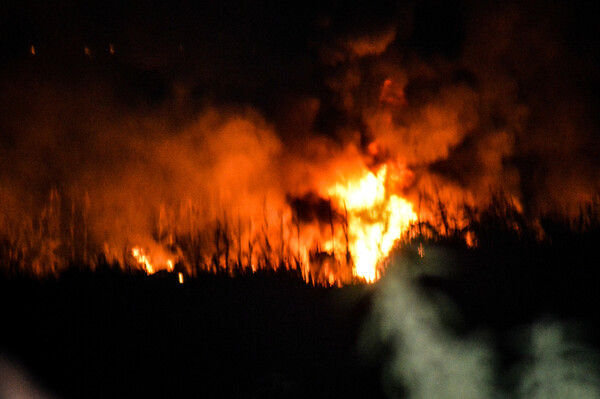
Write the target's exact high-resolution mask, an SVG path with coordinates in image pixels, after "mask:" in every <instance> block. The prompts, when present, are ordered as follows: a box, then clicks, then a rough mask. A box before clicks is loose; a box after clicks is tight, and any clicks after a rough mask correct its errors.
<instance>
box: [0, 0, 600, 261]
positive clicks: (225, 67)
mask: <svg viewBox="0 0 600 399" xmlns="http://www.w3.org/2000/svg"><path fill="white" fill-rule="evenodd" d="M5 8H6V9H5V12H3V13H2V20H1V26H2V28H1V29H2V30H1V32H0V33H1V37H2V39H1V41H0V46H1V53H2V56H1V58H0V68H1V76H2V78H0V93H1V94H0V107H1V109H2V113H1V116H0V132H1V136H0V144H1V147H0V166H1V172H0V186H1V187H2V192H3V193H4V194H5V195H4V197H5V198H4V199H3V204H4V205H3V207H5V208H6V213H9V212H10V213H11V214H16V212H17V211H19V212H21V213H22V214H29V215H35V214H38V213H39V210H40V209H42V208H43V207H44V206H45V204H46V203H47V202H48V197H49V195H50V194H49V193H50V191H51V190H52V189H53V188H56V189H57V192H58V193H59V194H60V196H61V199H62V202H61V205H60V208H61V209H62V214H63V216H64V217H65V218H68V217H67V216H66V215H67V214H68V213H69V203H71V202H73V203H76V205H75V207H76V208H77V209H78V211H77V212H79V213H81V214H84V213H86V212H87V213H89V215H88V216H90V218H89V220H90V223H93V226H90V229H91V233H90V234H92V235H93V236H94V237H93V238H94V240H95V241H96V243H97V245H102V243H107V244H108V245H109V246H114V247H115V248H118V247H119V246H121V245H123V242H125V241H130V242H132V241H136V240H138V239H144V240H146V241H148V240H149V238H150V236H151V234H152V231H153V230H156V229H155V227H154V226H153V225H154V224H155V223H154V222H155V221H154V220H153V217H154V218H155V217H156V216H155V215H157V214H160V209H161V206H163V205H167V206H170V207H172V208H173V209H176V208H178V207H179V209H183V208H182V206H181V204H182V203H185V202H186V201H187V202H188V203H191V202H194V204H195V205H194V206H195V208H194V209H202V212H205V215H204V216H206V218H205V220H206V221H207V222H206V223H209V222H210V221H211V220H212V221H214V220H215V219H216V218H218V217H220V216H221V215H224V214H227V215H228V217H229V218H238V219H240V220H242V219H243V220H247V219H252V218H255V219H256V218H258V219H261V218H264V217H263V216H262V215H261V214H262V213H263V209H264V208H271V209H273V210H274V212H275V214H277V213H279V214H280V215H281V216H279V219H282V220H283V219H286V221H285V223H286V224H291V223H292V221H291V218H292V217H291V216H290V215H287V216H286V215H284V214H285V213H286V212H287V210H286V209H287V208H288V207H289V202H290V200H289V199H290V198H292V200H291V201H292V202H293V198H303V197H304V196H306V195H311V193H316V194H317V195H321V196H323V187H324V186H325V185H327V184H331V183H332V182H334V181H336V179H338V178H340V177H341V176H348V175H350V176H352V175H354V174H356V172H357V171H358V170H361V169H364V168H365V167H375V166H377V165H378V164H380V163H383V162H393V163H396V164H397V165H399V166H401V167H400V168H398V169H399V170H400V169H402V170H407V171H408V172H409V173H407V174H406V176H410V178H407V180H406V181H405V182H403V183H402V184H398V185H397V187H395V188H396V190H397V191H399V194H402V195H403V196H405V197H407V198H408V199H410V200H411V201H413V203H415V204H416V203H417V202H419V207H422V208H427V206H428V205H429V206H432V205H431V203H430V204H428V203H427V201H423V204H421V203H420V202H421V199H427V198H434V197H436V196H439V197H441V198H442V200H444V201H446V202H448V204H449V205H448V208H449V209H458V207H456V206H455V207H452V206H451V204H452V203H455V204H460V203H462V202H463V201H466V202H468V203H470V204H474V205H478V204H482V203H485V201H487V199H488V196H489V193H490V192H491V191H492V190H496V189H501V190H504V191H506V192H507V193H508V194H509V195H510V197H511V198H512V199H514V200H515V201H516V202H517V203H518V204H520V205H521V208H522V209H523V210H524V211H526V212H529V213H530V214H531V215H533V216H535V215H537V214H538V213H539V212H543V211H549V210H554V209H559V210H565V211H568V212H572V211H575V210H576V209H577V205H578V202H579V201H582V200H585V199H587V198H589V196H590V195H591V194H592V193H593V192H594V191H595V190H597V182H598V178H599V176H598V172H597V170H598V168H597V167H596V166H597V160H598V157H597V154H598V140H597V137H596V136H597V129H598V120H597V112H595V111H596V110H597V106H598V104H597V99H596V98H595V96H594V94H595V92H596V91H597V67H598V58H597V55H596V54H597V52H596V51H595V50H597V48H596V47H597V42H596V41H594V40H593V39H591V38H592V37H596V36H597V35H595V33H597V28H595V27H594V26H595V20H594V19H593V18H592V17H591V16H592V15H595V14H593V13H592V12H591V11H590V10H589V9H587V8H586V7H585V6H583V5H578V4H575V5H570V4H567V3H565V4H561V3H559V4H554V5H552V6H548V5H546V4H543V5H542V4H540V3H537V2H535V1H532V2H527V3H526V4H524V5H523V4H521V3H518V4H517V3H515V4H505V3H503V4H496V3H493V4H487V3H479V2H477V3H473V4H471V3H470V2H451V3H446V2H436V1H418V2H415V3H413V4H407V5H401V4H396V3H395V2H381V3H377V4H373V3H372V2H351V3H347V2H343V3H337V2H315V3H310V2H309V3H302V4H297V5H293V6H285V5H283V4H270V3H269V2H252V3H247V2H241V1H239V2H238V1H231V2H225V3H211V4H204V5H200V4H197V5H192V4H188V2H164V3H163V2H158V3H155V4H153V5H142V4H138V3H134V2H131V3H129V2H126V3H122V2H114V3H112V2H108V3H105V2H92V3H91V4H89V5H76V4H65V5H64V6H63V7H61V8H56V7H54V6H52V5H40V4H37V3H28V2H25V3H23V4H21V5H11V6H6V7H5ZM188 208H190V209H191V208H192V206H191V205H190V206H189V207H188ZM423 212H425V213H427V210H426V209H424V210H423ZM256 214H258V216H257V215H256ZM92 215H93V216H94V217H93V218H92V217H91V216H92ZM153 215H154V216H153ZM80 217H81V218H85V217H87V216H85V215H84V216H80ZM173 218H175V216H173ZM198 219H201V218H200V217H199V218H198ZM274 219H277V215H276V216H275V217H274ZM92 220H93V221H92ZM274 223H277V220H271V224H274ZM247 224H248V222H246V221H244V225H247ZM288 227H289V226H288ZM257 228H258V227H257V226H254V227H252V226H251V227H244V229H250V230H256V229H257ZM159 230H160V229H159ZM82 234H83V233H82ZM140 236H142V237H140ZM111 241H112V242H111ZM116 250H117V251H118V249H116Z"/></svg>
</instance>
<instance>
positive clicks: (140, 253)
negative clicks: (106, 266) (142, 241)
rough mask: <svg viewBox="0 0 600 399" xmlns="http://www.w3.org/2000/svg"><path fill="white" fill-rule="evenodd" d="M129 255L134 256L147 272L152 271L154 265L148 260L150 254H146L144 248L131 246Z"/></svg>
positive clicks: (150, 272) (151, 272)
mask: <svg viewBox="0 0 600 399" xmlns="http://www.w3.org/2000/svg"><path fill="white" fill-rule="evenodd" d="M131 255H133V257H134V258H135V260H136V261H137V262H138V263H139V264H140V265H142V267H143V268H144V270H145V271H146V273H147V274H153V273H154V266H153V265H152V262H151V261H150V256H149V255H147V254H146V253H145V252H144V250H143V249H142V248H140V247H133V248H132V249H131Z"/></svg>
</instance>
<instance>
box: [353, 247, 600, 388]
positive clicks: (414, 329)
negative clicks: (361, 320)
mask: <svg viewBox="0 0 600 399" xmlns="http://www.w3.org/2000/svg"><path fill="white" fill-rule="evenodd" d="M428 254H429V255H428ZM428 257H429V258H431V260H427V258H428ZM416 263H422V264H423V267H421V265H420V264H416ZM444 263H445V264H448V263H449V258H448V256H445V255H444V253H443V252H439V251H438V250H436V249H428V250H427V252H426V254H425V258H424V259H421V258H418V260H414V261H406V259H404V260H401V261H399V262H397V263H396V264H395V265H394V266H393V267H392V268H391V269H390V270H389V272H388V274H387V275H386V277H385V278H384V279H383V280H382V281H381V282H380V284H379V286H378V288H377V290H376V292H375V297H374V304H373V311H372V314H371V315H370V318H369V319H368V320H367V322H366V325H365V328H364V329H363V332H362V335H361V337H360V340H359V350H360V351H361V352H362V353H364V354H365V355H366V356H369V355H372V354H373V353H377V354H380V353H382V352H381V349H382V348H385V350H388V349H389V351H390V353H389V355H388V356H384V360H383V362H384V364H383V375H382V385H383V387H384V391H385V393H386V395H387V396H388V397H389V398H404V397H406V398H410V399H445V398H478V399H488V398H536V399H537V398H585V399H588V398H589V399H592V398H597V397H600V373H599V369H598V366H599V365H600V362H599V358H598V354H597V353H596V351H595V349H594V348H592V347H591V346H589V345H588V344H586V343H584V341H583V340H578V339H576V338H570V337H571V336H572V335H577V334H572V333H573V332H578V331H579V332H581V331H585V330H584V329H582V328H579V329H576V328H575V327H573V326H572V325H570V324H566V323H564V322H561V321H559V320H554V321H546V322H537V323H534V324H532V325H530V326H526V327H525V328H523V329H522V330H520V331H521V332H524V336H523V337H522V338H521V339H520V340H519V341H518V342H512V343H511V345H512V346H514V347H517V348H518V349H517V352H518V360H516V361H513V362H512V363H511V364H510V365H509V366H502V365H501V362H500V357H501V356H500V355H501V354H500V353H497V351H496V349H495V348H496V346H495V343H496V342H494V340H493V339H492V336H493V335H492V334H491V332H490V331H476V332H474V333H473V332H471V333H468V334H466V333H464V332H461V333H459V332H458V330H457V329H456V328H453V327H452V326H457V325H460V315H459V311H458V307H457V306H456V304H455V303H454V302H452V301H451V300H450V299H449V298H448V297H446V296H442V295H440V294H437V293H432V292H430V291H429V290H426V289H424V288H423V287H422V286H420V285H419V283H418V278H419V277H422V276H423V274H424V273H427V274H429V276H430V277H431V273H433V274H434V275H437V276H438V277H439V275H440V270H441V269H442V268H443V267H442V266H443V265H444ZM417 269H418V271H417ZM523 338H524V339H523ZM523 342H525V344H524V343H523ZM371 360H373V359H371Z"/></svg>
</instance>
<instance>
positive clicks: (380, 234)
mask: <svg viewBox="0 0 600 399" xmlns="http://www.w3.org/2000/svg"><path fill="white" fill-rule="evenodd" d="M387 175H388V167H387V165H384V166H382V167H381V168H380V169H379V171H378V172H377V174H374V173H373V172H370V171H367V172H366V173H365V174H364V175H363V176H362V177H360V178H359V179H358V180H349V181H346V182H344V183H336V184H334V185H333V186H331V187H330V188H329V189H328V190H327V194H328V195H329V196H331V198H332V199H335V201H337V205H338V207H339V208H340V209H345V210H346V211H347V219H348V220H347V223H348V235H349V237H348V241H349V247H350V248H349V250H350V252H351V254H352V258H353V260H354V268H353V274H354V275H355V276H358V277H362V278H364V279H365V280H366V281H368V282H373V281H375V280H377V279H378V278H379V277H380V276H379V272H378V270H377V266H378V264H379V263H380V262H381V261H382V260H383V259H384V258H385V257H386V256H387V255H388V253H389V252H390V250H391V249H392V247H393V245H394V243H395V241H396V240H397V239H398V238H400V237H401V235H402V233H403V232H405V231H406V230H407V229H408V227H409V226H410V223H411V222H413V221H415V220H416V218H417V215H416V214H415V212H414V211H413V209H412V205H411V203H410V202H408V201H407V200H405V199H404V198H401V197H399V196H397V195H396V194H390V193H388V192H387V189H386V188H387V187H386V181H387Z"/></svg>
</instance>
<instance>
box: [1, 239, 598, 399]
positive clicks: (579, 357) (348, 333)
mask: <svg viewBox="0 0 600 399" xmlns="http://www.w3.org/2000/svg"><path fill="white" fill-rule="evenodd" d="M505 248H509V249H511V251H512V252H511V251H508V250H504V249H503V250H502V251H498V252H486V251H484V250H478V251H466V252H465V251H463V252H460V251H458V252H455V253H453V255H452V256H450V252H448V251H446V250H443V251H442V252H436V251H435V250H430V249H427V250H426V252H425V253H426V255H425V257H424V258H423V259H421V258H420V257H419V256H418V255H415V254H412V255H410V256H408V257H402V256H397V257H396V258H395V259H396V263H397V264H398V265H399V266H398V267H396V268H395V269H394V270H405V271H407V272H410V271H411V270H412V271H415V272H416V275H418V276H419V277H417V278H414V279H412V280H410V281H412V282H410V283H409V284H408V285H402V283H401V284H400V285H398V286H397V287H400V288H394V286H393V285H389V284H388V285H386V281H390V280H389V279H390V278H392V277H391V276H393V274H392V273H391V272H390V274H389V275H388V276H386V277H384V279H383V280H382V281H381V282H379V283H377V284H374V285H354V286H348V287H343V288H323V287H312V286H309V285H306V284H305V283H304V282H303V281H302V280H299V279H298V278H297V277H291V276H288V275H281V274H278V275H274V274H255V275H246V276H241V277H237V278H228V277H223V276H214V275H203V276H200V277H199V278H197V279H189V280H188V281H186V282H185V283H184V284H179V283H178V281H177V277H176V275H174V274H162V275H161V274H160V273H158V274H157V275H153V276H144V275H130V274H123V273H120V272H110V273H90V272H72V273H66V274H64V275H63V276H61V278H60V279H59V280H55V281H35V280H29V279H19V278H11V279H0V315H1V323H0V372H4V373H5V375H4V376H2V375H0V396H1V394H2V389H5V390H6V384H8V385H9V388H10V384H17V383H18V381H17V382H13V379H11V378H12V377H11V378H7V377H6V375H7V370H8V369H7V367H9V369H10V368H11V367H12V366H13V365H17V367H18V369H19V370H22V371H23V372H24V373H25V374H26V375H28V376H30V379H31V381H33V382H34V383H35V384H36V386H37V387H39V388H41V389H42V390H43V391H44V392H49V393H50V394H51V395H52V397H55V398H58V399H62V398H64V399H69V398H207V397H208V398H225V397H227V398H229V397H233V398H275V397H279V398H306V397H310V398H337V397H340V398H345V399H346V398H382V397H386V395H384V390H385V389H386V388H384V387H383V386H385V384H386V383H385V381H386V377H385V376H386V374H385V367H386V364H387V365H390V364H401V365H403V364H405V365H406V367H407V368H409V369H410V370H413V371H414V372H415V373H416V374H415V375H418V377H416V379H417V380H419V379H421V378H423V379H424V381H425V380H427V379H428V378H429V379H430V377H431V376H436V375H440V376H442V377H444V376H448V375H450V376H452V375H454V374H452V373H456V374H457V375H458V376H459V377H461V378H465V384H477V383H478V381H477V380H476V378H474V377H473V378H472V376H476V375H477V372H478V371H479V367H478V366H477V365H475V366H473V369H472V370H473V372H469V373H462V371H461V370H463V364H462V363H463V362H464V364H465V365H468V364H472V361H471V359H470V357H469V356H470V355H469V354H468V351H467V352H465V354H464V356H463V353H462V350H459V351H458V352H457V351H456V350H455V349H456V348H457V347H458V348H460V347H461V346H460V345H462V343H465V342H471V343H473V344H474V345H475V347H476V348H482V349H485V350H488V349H489V351H490V352H491V353H494V360H493V362H494V364H493V365H492V367H491V369H493V370H494V373H495V376H494V379H495V381H494V382H493V385H494V384H498V385H499V386H498V387H497V386H496V385H494V386H491V385H490V390H495V391H497V392H503V393H505V395H504V394H503V395H504V396H503V397H511V398H514V397H518V398H521V397H528V398H530V397H536V398H537V397H573V396H570V393H569V392H572V391H569V390H568V389H573V388H575V389H577V388H578V387H579V386H581V385H586V386H588V388H589V389H587V392H588V393H589V392H591V393H589V394H588V396H584V397H585V398H594V397H597V396H596V394H597V393H598V394H600V356H599V355H598V354H599V353H600V351H599V348H600V339H599V337H600V333H599V331H600V330H599V329H598V327H597V326H598V325H600V305H599V304H600V301H599V300H598V299H599V294H598V292H600V291H599V287H600V277H599V276H600V272H599V269H598V267H597V262H596V260H597V258H598V255H597V253H596V252H595V251H593V250H592V249H590V250H589V251H588V250H586V251H580V253H581V254H582V255H580V256H579V257H574V256H573V255H572V254H573V253H575V252H574V251H573V250H572V249H571V248H567V250H565V251H563V250H561V251H557V250H555V249H554V248H556V247H551V248H550V249H543V250H540V249H536V248H537V247H525V249H523V250H520V251H517V252H515V251H516V249H515V248H516V247H515V246H511V247H505ZM590 248H591V247H590ZM517 249H518V248H517ZM436 253H438V254H440V255H436ZM515 254H516V255H515ZM556 254H559V255H560V254H565V255H563V256H558V255H556ZM584 255H585V256H584ZM588 255H590V256H588ZM453 258H454V259H455V262H454V263H456V264H457V265H460V266H459V267H454V268H453V269H452V270H453V271H452V273H451V274H444V273H443V271H444V270H446V269H447V268H450V267H451V266H452V263H453V262H452V259H453ZM407 259H408V260H407ZM438 264H441V265H444V268H443V270H442V272H440V270H437V269H439V268H436V267H434V268H431V266H436V265H438ZM402 268H404V269H402ZM390 270H392V269H390ZM427 270H429V272H427ZM436 270H437V271H436ZM428 273H429V275H428ZM409 274H410V273H409ZM405 275H406V273H405ZM436 276H437V277H436ZM407 281H408V280H407ZM386 287H388V288H386ZM390 287H392V288H391V289H392V291H390ZM402 287H403V288H402ZM386 290H387V291H386ZM394 290H395V291H394ZM403 290H404V291H403ZM390 295H391V296H390ZM415 295H416V296H415ZM385 298H388V299H387V300H386V299H385ZM389 298H392V299H391V301H392V302H391V304H390V302H389ZM415 298H416V299H415ZM440 298H446V299H441V300H440ZM448 298H450V299H451V301H449V299H448ZM386 301H387V302H386ZM449 305H451V306H450V307H449ZM455 305H456V306H455ZM378 306H379V308H377V307H378ZM386 306H387V307H386ZM452 306H455V308H456V309H458V310H459V313H460V319H461V322H460V323H456V319H455V320H452V318H451V317H448V315H450V314H452V312H451V310H452V309H454V308H452ZM383 308H385V309H386V310H385V311H384V312H383V313H379V316H378V317H379V321H378V323H379V324H378V325H376V328H375V330H373V329H369V328H365V326H366V325H371V324H369V323H368V320H372V317H371V316H372V315H373V314H374V313H375V311H374V309H383ZM432 312H433V313H432ZM446 321H449V324H448V325H446V324H444V323H445V322H446ZM540 321H541V322H542V324H540ZM415 323H416V324H415ZM573 323H574V324H573ZM386 326H387V327H386ZM540 326H541V327H540ZM572 326H575V329H572V328H571V327H572ZM386 328H388V329H389V328H391V329H392V330H393V331H392V330H390V331H392V333H391V334H387V335H386V333H385V329H386ZM369 331H370V334H371V335H372V336H370V337H369V339H370V340H371V341H372V343H374V345H372V352H371V353H367V356H365V355H364V350H363V352H362V354H360V353H359V350H358V348H359V347H364V346H361V344H360V343H361V342H363V343H364V340H361V339H359V337H363V338H364V337H365V334H367V336H368V334H369ZM382 331H383V334H382ZM573 331H574V332H576V333H577V334H576V336H575V337H570V336H569V334H571V333H572V332H573ZM480 332H483V335H477V334H479V333H480ZM477 336H483V337H484V338H483V341H478V340H477V339H479V338H474V337H477ZM378 337H383V338H378ZM386 337H387V339H388V341H387V342H386ZM396 337H399V338H400V340H399V341H398V340H396ZM421 337H423V340H422V339H421ZM411 340H412V341H411ZM379 341H381V342H379ZM398 342H404V343H406V345H412V347H411V346H409V347H405V348H404V349H401V350H400V352H398V350H397V349H398ZM457 344H458V345H459V346H457ZM394 348H395V349H396V352H394ZM402 351H405V352H404V353H403V352H402ZM536 351H537V352H536ZM390 353H396V354H398V353H400V363H393V362H390V359H391V358H390ZM473 353H474V354H475V355H476V354H477V353H478V352H473ZM440 354H441V355H440ZM446 354H449V355H450V356H447V355H446ZM402 356H404V357H402ZM411 356H412V357H411ZM421 360H423V362H425V366H423V365H422V364H421ZM582 361H583V362H584V363H582ZM7 365H8V366H7ZM520 365H525V369H523V368H522V367H521V366H520ZM574 365H575V367H576V368H575V369H574V368H573V367H574ZM484 366H486V367H487V365H485V364H484ZM530 366H531V367H533V368H531V367H530ZM465 367H466V366H465ZM527 367H529V369H528V368H527ZM523 370H533V371H531V372H527V371H523ZM548 370H549V371H548ZM574 370H575V371H574ZM413 371H410V372H409V374H408V376H409V377H410V376H412V374H410V373H412V372H413ZM401 373H402V371H400V374H396V375H392V376H391V377H390V374H387V376H388V377H390V378H391V380H392V381H393V382H394V384H395V385H394V387H395V388H394V389H396V388H397V387H398V386H400V387H402V386H403V385H408V387H409V391H410V392H413V393H414V392H417V391H416V390H418V385H416V386H415V385H414V384H413V382H414V381H413V379H414V378H412V377H410V378H407V375H406V374H404V375H402V374H401ZM436 373H437V374H436ZM448 373H450V374H448ZM515 373H516V374H515ZM527 373H529V374H527ZM552 373H554V374H552ZM573 373H575V374H573ZM537 376H542V377H541V378H542V380H540V381H538V380H536V378H538V377H537ZM390 378H388V380H389V379H390ZM396 378H397V380H395V379H396ZM436 378H437V377H435V378H433V380H431V381H433V382H431V381H430V383H434V384H435V382H436V381H435V380H436ZM451 378H454V377H451ZM530 380H531V381H533V382H531V384H529V382H528V381H530ZM382 381H384V382H383V383H382ZM556 381H558V382H560V384H559V388H557V389H566V391H565V392H567V393H559V394H557V395H558V396H552V394H550V396H548V395H547V394H545V393H544V389H546V386H551V385H552V384H554V383H555V382H556ZM450 382H452V381H450ZM2 384H4V388H3V387H2ZM411 384H413V385H411ZM527 384H529V385H527ZM388 385H389V384H388ZM442 385H443V384H442ZM458 386H460V384H458ZM524 386H525V388H527V386H531V387H533V388H532V389H536V390H538V391H539V392H537V393H536V395H538V396H535V395H534V396H531V395H530V394H529V393H526V394H524V395H520V396H514V392H516V391H518V390H519V389H524V388H523V387H524ZM565 387H566V388H565ZM388 388H389V386H388ZM443 388H444V386H442V389H443ZM551 388H552V389H554V388H553V387H551ZM402 389H404V388H401V389H400V391H396V393H397V395H395V396H394V397H398V398H403V397H411V398H412V397H423V396H422V395H421V396H418V395H417V396H409V395H408V394H407V393H406V392H404V393H403V392H402ZM527 389H529V388H527ZM561 392H562V391H561ZM440 395H441V396H438V397H454V396H452V395H450V396H448V395H446V394H440ZM444 395H446V396H444ZM565 395H566V396H565ZM30 397H32V398H39V399H42V398H45V396H30ZM456 397H461V396H456ZM476 397H479V396H476ZM481 397H488V396H485V395H484V396H481ZM578 397H581V396H578ZM432 399H433V398H432Z"/></svg>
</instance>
